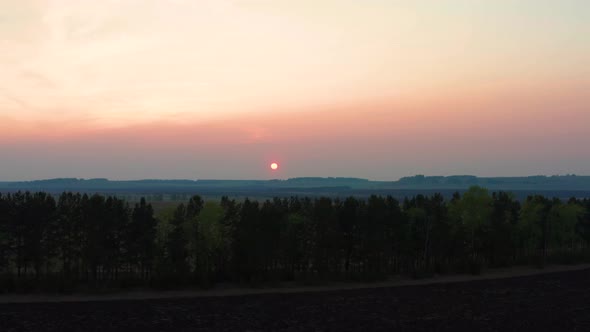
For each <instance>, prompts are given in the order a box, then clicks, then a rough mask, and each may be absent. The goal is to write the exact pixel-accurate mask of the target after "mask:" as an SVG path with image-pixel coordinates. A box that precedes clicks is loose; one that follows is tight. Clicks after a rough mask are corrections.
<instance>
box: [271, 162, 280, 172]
mask: <svg viewBox="0 0 590 332" xmlns="http://www.w3.org/2000/svg"><path fill="white" fill-rule="evenodd" d="M270 169H272V170H273V171H276V170H277V169H279V164H277V163H272V164H270Z"/></svg>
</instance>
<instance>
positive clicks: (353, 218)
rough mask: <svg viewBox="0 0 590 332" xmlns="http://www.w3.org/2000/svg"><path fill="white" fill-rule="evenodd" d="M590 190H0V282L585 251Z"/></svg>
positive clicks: (154, 282)
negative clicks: (154, 198) (154, 199)
mask: <svg viewBox="0 0 590 332" xmlns="http://www.w3.org/2000/svg"><path fill="white" fill-rule="evenodd" d="M589 244H590V200H588V199H583V200H582V199H576V198H571V199H569V200H567V201H562V200H559V199H556V198H547V197H543V196H539V195H535V196H529V197H528V198H526V199H524V200H518V199H516V198H515V197H514V195H512V194H511V193H509V192H489V191H488V190H487V189H485V188H482V187H478V186H474V187H471V188H470V189H469V190H467V191H466V192H465V193H463V194H459V193H456V194H454V195H453V196H452V198H450V199H445V198H444V197H443V196H442V195H440V194H433V195H429V196H425V195H416V196H413V197H408V198H405V199H403V200H401V201H399V200H397V199H395V198H393V197H391V196H376V195H373V196H370V197H369V198H367V199H364V198H355V197H348V198H328V197H319V198H309V197H290V198H274V199H272V200H270V199H269V200H264V201H257V200H250V199H244V200H239V201H238V200H235V199H230V198H228V197H223V198H221V200H220V201H205V200H203V199H202V197H201V196H198V195H195V196H192V197H190V199H188V201H186V202H184V203H181V204H179V205H177V206H176V205H175V206H173V207H172V208H171V209H168V210H165V211H163V212H162V213H158V214H157V213H156V212H155V211H154V208H153V207H152V205H151V204H150V203H149V202H147V201H146V200H145V199H144V198H142V199H141V200H140V201H138V202H135V203H129V202H127V201H125V200H123V199H120V198H117V197H115V196H104V195H99V194H95V195H88V194H80V193H72V192H64V193H62V194H60V195H56V196H53V195H51V194H48V193H46V192H16V193H9V194H0V292H14V291H17V292H20V291H59V292H70V291H76V290H86V289H128V288H134V287H151V288H158V289H160V288H178V287H211V286H213V285H215V284H216V283H236V284H244V285H262V284H269V283H275V282H300V283H305V284H309V283H319V282H330V281H374V280H384V279H386V278H388V277H391V276H395V275H405V276H411V277H417V278H419V277H428V276H431V275H434V274H444V273H473V274H479V273H481V272H482V271H483V270H485V269H486V268H494V267H508V266H513V265H537V266H539V267H542V266H544V265H545V264H552V263H560V264H571V263H576V262H582V261H590V246H589Z"/></svg>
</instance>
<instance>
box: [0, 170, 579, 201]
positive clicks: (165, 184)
mask: <svg viewBox="0 0 590 332" xmlns="http://www.w3.org/2000/svg"><path fill="white" fill-rule="evenodd" d="M474 185H478V186H482V187H486V188H488V189H490V190H492V191H500V190H503V191H512V192H517V193H520V195H521V196H522V195H525V194H532V193H542V194H545V195H548V196H558V197H568V196H577V197H581V196H583V197H590V176H577V175H563V176H527V177H476V176H472V175H453V176H424V175H416V176H411V177H404V178H401V179H399V180H398V181H370V180H367V179H360V178H348V177H327V178H323V177H300V178H292V179H287V180H156V179H148V180H133V181H111V180H108V179H101V178H99V179H77V178H60V179H49V180H36V181H13V182H0V192H14V191H19V190H21V191H25V190H28V191H47V192H51V193H60V192H63V191H75V192H88V193H94V192H99V193H113V194H115V193H121V194H173V193H198V194H201V195H211V196H220V195H228V196H249V197H272V196H288V195H299V196H303V195H306V196H317V195H330V196H348V195H358V196H368V195H371V194H380V195H394V196H398V197H400V196H411V195H415V194H417V193H425V194H426V193H433V192H441V193H443V194H446V195H449V194H452V192H454V191H459V192H461V191H464V190H466V189H468V188H469V187H470V186H474ZM551 193H554V195H551Z"/></svg>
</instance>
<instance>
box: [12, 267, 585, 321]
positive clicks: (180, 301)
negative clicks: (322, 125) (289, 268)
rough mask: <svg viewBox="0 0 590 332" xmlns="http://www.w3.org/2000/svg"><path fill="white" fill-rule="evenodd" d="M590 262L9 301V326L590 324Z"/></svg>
mask: <svg viewBox="0 0 590 332" xmlns="http://www.w3.org/2000/svg"><path fill="white" fill-rule="evenodd" d="M589 286H590V269H585V270H579V271H566V272H555V273H548V274H540V275H532V276H523V277H514V278H508V279H490V280H479V281H469V282H456V283H438V284H430V285H414V286H403V287H389V288H369V289H352V290H334V291H320V292H300V293H297V292H295V293H282V294H258V295H243V296H211V297H196V298H177V299H151V300H116V301H115V300H109V301H92V302H63V303H20V304H0V322H2V331H72V330H83V331H87V332H90V331H130V330H140V331H207V330H215V331H390V330H404V331H433V330H437V331H529V330H537V331H574V330H579V331H588V330H590V287H589Z"/></svg>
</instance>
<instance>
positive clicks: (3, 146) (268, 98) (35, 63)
mask: <svg viewBox="0 0 590 332" xmlns="http://www.w3.org/2000/svg"><path fill="white" fill-rule="evenodd" d="M589 91H590V1H587V0H560V1H554V0H493V1H492V0H437V1H434V0H433V1H426V0H422V1H398V0H363V1H360V0H358V1H355V0H297V1H294V0H211V1H208V0H101V1H95V0H0V181H9V180H33V179H45V178H56V177H79V178H97V177H101V178H103V177H104V178H110V179H144V178H161V179H270V178H292V177H299V176H351V177H362V178H368V179H374V180H396V179H398V178H400V177H403V176H411V175H414V174H426V175H452V174H473V175H479V176H523V175H537V174H542V175H554V174H571V173H574V174H579V175H590V92H589ZM271 162H277V163H279V169H278V170H277V171H271V170H270V167H269V165H270V163H271Z"/></svg>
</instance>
